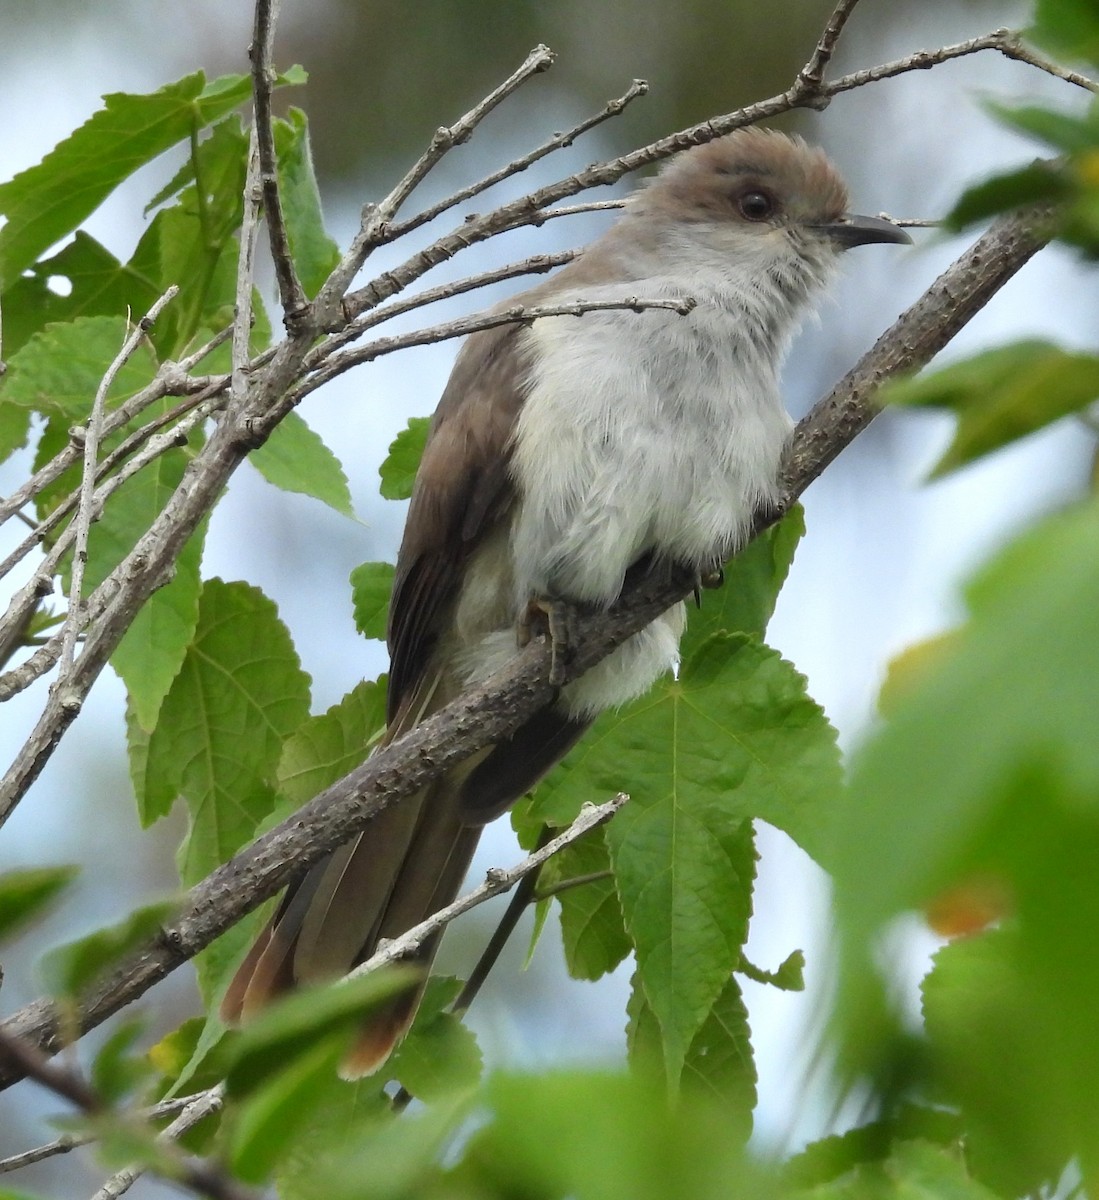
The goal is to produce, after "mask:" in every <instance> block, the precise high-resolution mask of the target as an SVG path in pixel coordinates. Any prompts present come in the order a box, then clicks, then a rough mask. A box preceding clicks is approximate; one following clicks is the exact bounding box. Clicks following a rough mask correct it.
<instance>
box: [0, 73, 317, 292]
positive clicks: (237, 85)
mask: <svg viewBox="0 0 1099 1200" xmlns="http://www.w3.org/2000/svg"><path fill="white" fill-rule="evenodd" d="M300 78H301V73H300V72H296V73H291V72H288V73H287V74H286V75H284V76H281V77H280V80H279V82H297V81H298V80H299V79H300ZM250 91H251V80H250V78H249V76H247V75H228V76H223V77H222V78H220V79H215V80H213V81H212V82H211V83H209V84H207V83H206V79H205V76H204V75H203V74H202V72H201V71H198V72H195V73H194V74H193V75H188V76H185V77H184V78H183V79H180V80H178V81H177V82H176V83H171V84H168V85H167V86H165V87H163V88H161V89H160V90H159V91H156V92H152V93H149V94H147V95H127V94H125V93H120V92H116V93H113V94H111V95H108V96H105V97H104V107H103V108H102V109H100V110H99V111H98V112H97V113H95V114H94V116H92V117H91V118H89V119H88V120H87V121H86V122H85V123H84V124H83V125H82V126H81V127H80V128H79V129H77V130H76V131H75V132H74V133H72V134H70V135H69V137H68V138H66V139H65V140H64V141H63V142H60V143H59V144H58V145H57V146H55V147H54V148H53V150H51V151H50V152H49V154H47V155H46V157H45V158H44V159H43V160H42V161H41V162H40V163H38V164H37V165H36V166H33V167H30V168H28V169H27V170H26V171H22V172H20V173H19V174H18V175H16V176H15V177H14V178H13V179H12V180H10V181H9V182H8V183H4V184H0V213H3V214H4V215H5V216H6V217H7V223H6V224H5V225H4V227H3V229H0V290H3V288H4V287H5V286H6V285H7V284H10V283H12V282H13V281H14V280H15V279H17V278H18V277H19V275H20V274H21V273H22V272H23V271H24V270H26V269H27V267H29V266H30V265H31V263H33V262H34V261H35V259H36V258H38V256H39V255H40V254H41V253H42V251H43V250H46V249H47V248H48V247H49V246H51V245H52V244H53V243H54V242H57V241H59V240H60V239H61V238H62V237H64V236H65V234H67V233H70V232H71V231H72V230H74V229H75V228H76V227H77V225H79V224H80V222H81V221H83V220H84V218H85V217H87V216H88V215H89V214H91V213H92V212H94V211H95V209H96V208H98V207H99V205H100V204H101V203H102V202H103V200H104V199H106V197H107V196H108V195H110V193H111V192H112V191H114V189H115V188H116V187H117V186H118V185H119V184H120V183H121V182H122V181H123V180H124V179H126V178H127V177H128V176H130V175H132V174H133V172H134V171H136V170H137V169H138V168H139V167H141V166H143V165H144V164H145V163H147V162H151V161H152V160H153V159H154V158H156V157H157V156H158V155H159V154H161V153H163V152H164V151H165V150H167V149H168V148H169V147H171V146H173V145H175V143H176V142H179V141H182V140H184V139H185V138H188V137H190V136H191V134H192V132H194V131H196V130H199V129H202V128H203V127H204V126H205V125H208V124H210V123H211V122H212V121H216V120H217V119H218V118H219V117H222V116H224V115H225V114H226V113H228V112H231V111H232V110H233V109H234V108H236V107H237V105H238V104H241V103H243V102H244V101H245V100H246V99H247V98H248V96H249V93H250Z"/></svg>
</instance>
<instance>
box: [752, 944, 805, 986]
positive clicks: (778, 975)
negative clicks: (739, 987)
mask: <svg viewBox="0 0 1099 1200" xmlns="http://www.w3.org/2000/svg"><path fill="white" fill-rule="evenodd" d="M736 969H737V971H738V973H739V974H741V975H743V976H744V977H745V979H751V980H753V981H754V982H755V983H766V984H768V985H769V986H770V987H774V988H778V990H779V991H780V992H803V991H805V954H804V952H803V951H801V950H793V951H791V952H790V953H789V954H788V955H787V956H786V957H785V958H784V959H783V960H782V962H780V963H779V965H778V970H776V971H764V970H761V969H760V968H759V967H757V966H754V965H753V964H751V963H749V961H748V960H747V959H746V958H745V957H744V956H743V955H742V956H741V959H740V962H738V963H737V967H736Z"/></svg>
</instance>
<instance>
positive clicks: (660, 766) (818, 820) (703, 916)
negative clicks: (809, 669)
mask: <svg viewBox="0 0 1099 1200" xmlns="http://www.w3.org/2000/svg"><path fill="white" fill-rule="evenodd" d="M623 764H628V766H629V776H628V782H629V786H630V794H631V797H632V798H631V802H630V804H628V805H627V806H626V807H625V808H624V809H623V810H622V811H621V812H620V813H619V814H618V816H616V817H615V819H614V821H613V822H612V823H611V825H610V826H609V827H608V829H607V834H606V837H607V841H608V844H609V845H610V849H611V861H612V864H613V866H614V871H615V878H616V881H617V886H618V894H619V897H620V899H621V902H622V909H623V913H624V914H625V919H626V927H627V929H628V930H629V933H630V937H631V939H632V941H633V943H634V945H635V947H636V950H637V960H638V966H639V970H640V974H641V979H642V981H643V984H644V987H645V991H646V996H647V998H648V1001H649V1003H650V1004H651V1006H652V1008H653V1010H654V1012H655V1013H656V1014H657V1017H658V1019H659V1020H660V1024H661V1028H662V1030H663V1033H664V1037H665V1053H666V1056H667V1059H666V1063H667V1073H668V1076H669V1078H670V1079H671V1080H672V1081H673V1083H674V1080H675V1079H676V1078H677V1077H678V1074H679V1070H680V1068H681V1066H682V1062H683V1059H684V1056H685V1054H686V1051H687V1048H688V1047H689V1045H690V1043H691V1040H692V1038H693V1037H694V1035H695V1034H696V1033H697V1031H698V1029H699V1028H700V1027H701V1024H702V1022H703V1021H704V1020H705V1019H706V1015H707V1013H708V1012H709V1010H710V1007H711V1005H712V1004H713V1003H714V1001H715V1000H716V999H717V997H718V995H719V994H720V992H721V990H722V988H723V987H724V986H725V982H726V980H727V978H728V976H729V974H730V972H731V971H732V970H733V969H734V967H735V966H736V965H737V962H738V961H739V956H740V947H741V945H742V944H743V941H744V938H745V936H746V933H747V921H748V915H749V912H750V905H751V885H752V879H753V870H754V868H753V860H754V852H753V850H752V840H751V831H750V828H749V826H748V822H750V821H751V820H752V819H753V818H763V819H764V820H766V821H768V822H769V823H771V824H772V825H775V826H776V827H778V828H780V829H782V830H784V831H785V832H786V833H788V834H789V835H790V836H791V837H792V838H793V839H794V840H795V841H796V842H798V843H799V844H800V845H801V846H802V847H803V848H804V849H806V850H807V851H808V852H809V853H810V854H812V855H813V856H814V857H816V858H818V860H820V859H821V858H823V857H824V856H825V851H826V849H827V847H828V845H829V842H830V832H831V830H830V827H831V819H832V812H833V805H834V798H835V794H836V789H837V787H838V783H839V764H838V756H837V752H836V746H835V735H834V731H833V730H832V729H831V727H830V726H829V725H828V722H827V720H826V719H825V717H824V715H823V713H822V712H821V711H820V709H819V708H818V707H817V706H816V705H815V704H814V703H813V702H812V701H811V700H810V699H809V698H808V697H807V696H806V694H805V689H804V680H803V679H802V677H801V676H800V675H798V674H797V672H796V671H794V669H793V668H792V667H791V666H790V665H789V664H788V663H785V662H783V660H782V659H781V658H780V657H779V656H778V655H777V654H776V653H775V652H774V651H772V650H768V649H767V648H765V647H763V646H760V645H759V644H758V643H756V642H755V641H754V640H752V639H750V638H747V637H745V636H743V635H728V634H715V635H713V636H711V637H710V638H709V640H707V641H706V642H704V643H702V645H700V646H698V647H697V648H696V649H695V651H694V653H693V654H692V655H691V656H690V657H689V658H687V659H686V660H685V661H684V663H683V667H682V669H681V671H680V676H679V679H678V680H666V681H664V682H662V683H660V684H658V685H657V686H656V687H655V688H654V689H653V690H652V691H651V692H650V693H649V695H648V696H646V697H644V698H642V699H641V700H638V701H636V702H635V703H634V704H632V705H630V706H628V707H627V708H625V709H623V710H622V711H621V712H619V713H614V714H606V715H605V716H604V717H603V718H601V719H600V720H599V722H597V724H596V726H595V728H594V729H593V731H592V733H591V734H590V735H589V736H588V737H587V738H586V739H585V740H584V742H582V743H581V744H580V745H579V746H578V747H577V748H576V749H575V750H574V751H573V752H572V754H570V755H569V757H568V758H567V759H566V760H565V762H564V763H563V764H562V767H561V768H559V769H558V770H557V771H556V772H555V773H554V775H553V776H551V777H550V778H549V779H547V780H546V781H545V782H544V783H543V784H542V785H541V787H540V788H539V790H538V793H537V795H536V797H535V801H534V805H533V808H532V816H533V817H534V818H541V819H542V820H545V821H546V822H547V823H550V824H553V825H560V824H564V823H567V822H568V821H569V820H571V819H572V818H573V817H574V816H575V814H576V812H578V811H579V807H580V804H581V803H582V801H583V800H584V799H586V798H589V797H590V796H592V795H605V794H608V793H613V792H614V791H616V790H617V789H618V788H619V787H620V786H621V785H622V783H623V770H624V766H623Z"/></svg>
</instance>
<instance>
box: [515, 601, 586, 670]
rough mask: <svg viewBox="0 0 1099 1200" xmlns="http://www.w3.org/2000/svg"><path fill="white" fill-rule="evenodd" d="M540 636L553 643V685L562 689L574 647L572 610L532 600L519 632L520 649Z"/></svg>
mask: <svg viewBox="0 0 1099 1200" xmlns="http://www.w3.org/2000/svg"><path fill="white" fill-rule="evenodd" d="M536 634H539V635H541V636H543V637H545V638H547V639H548V640H549V644H550V669H549V683H550V685H551V686H552V687H560V686H561V685H562V684H563V683H564V682H565V664H566V663H567V662H568V658H569V653H570V649H571V647H572V643H573V610H572V606H571V605H570V604H569V603H568V602H567V601H565V600H556V599H552V598H550V597H547V596H531V598H530V600H529V601H528V602H527V607H526V608H525V609H524V611H523V613H522V615H521V616H520V618H519V624H518V628H517V630H516V636H517V638H518V641H519V645H520V646H525V645H526V644H527V643H528V642H529V641H530V640H531V638H532V637H534V636H535V635H536Z"/></svg>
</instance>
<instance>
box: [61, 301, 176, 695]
mask: <svg viewBox="0 0 1099 1200" xmlns="http://www.w3.org/2000/svg"><path fill="white" fill-rule="evenodd" d="M178 295H179V288H178V287H177V286H176V285H175V284H172V286H171V287H170V288H168V290H167V291H166V292H165V293H164V295H163V296H161V297H160V298H159V299H158V300H157V301H156V302H155V303H154V304H153V306H152V307H151V308H150V309H149V311H148V312H147V313H146V314H145V316H143V317H142V318H141V320H140V321H138V323H137V325H135V326H134V328H133V330H132V331H131V332H130V334H129V336H128V337H127V338H126V340H125V341H124V342H123V343H122V349H121V350H119V352H118V354H117V355H115V359H114V361H113V362H112V363H111V365H110V366H109V367H108V368H107V371H106V373H105V374H104V376H103V378H102V380H100V383H99V387H98V389H97V390H96V393H95V399H94V401H93V402H92V411H91V414H90V416H89V417H88V424H87V427H86V428H85V431H84V473H83V476H82V478H81V482H80V500H79V503H78V504H77V509H76V516H75V518H74V519H73V524H74V526H75V527H76V532H75V537H74V540H73V559H72V568H71V570H70V585H69V612H68V615H67V617H66V619H65V625H64V630H63V634H62V639H61V658H60V668H61V679H64V677H65V676H66V675H67V674H68V673H69V672H70V671H71V670H72V664H73V657H74V655H75V654H76V636H77V633H78V632H79V629H80V614H81V608H82V605H83V595H82V593H83V589H84V566H85V564H86V563H87V561H88V536H89V534H90V532H91V527H92V521H94V520H95V517H96V510H95V507H94V504H93V493H94V491H95V470H96V462H97V459H98V457H99V442H100V439H101V437H102V433H103V430H102V426H103V410H104V408H105V407H106V404H107V393H108V392H109V391H110V390H111V388H112V387H113V386H114V381H115V380H116V379H117V378H118V373H119V371H121V370H122V368H123V367H124V366H125V365H126V363H127V362H128V361H129V360H130V359H131V358H132V357H133V355H134V354H135V353H136V351H137V348H138V346H140V345H141V342H142V340H143V339H144V338H145V336H146V335H147V334H148V332H149V330H150V329H152V327H153V324H154V322H155V321H156V319H157V317H158V316H160V313H161V311H162V310H163V309H164V306H165V305H166V304H169V303H170V302H171V301H172V300H174V299H175V297H176V296H178ZM59 682H60V681H59Z"/></svg>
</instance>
